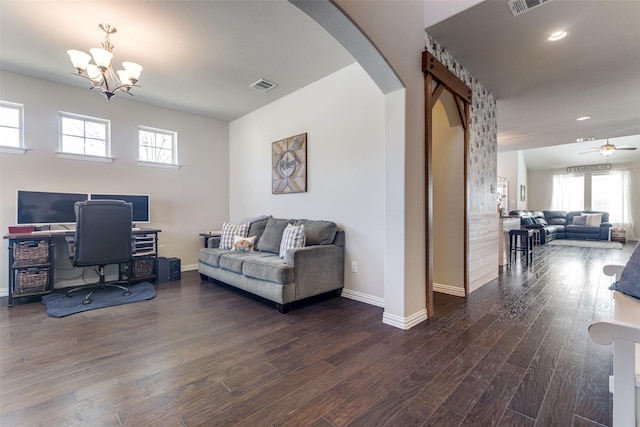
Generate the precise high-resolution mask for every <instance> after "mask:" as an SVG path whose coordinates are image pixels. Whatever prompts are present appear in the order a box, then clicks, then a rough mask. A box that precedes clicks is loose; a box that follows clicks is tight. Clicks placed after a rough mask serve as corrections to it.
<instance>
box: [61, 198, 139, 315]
mask: <svg viewBox="0 0 640 427" xmlns="http://www.w3.org/2000/svg"><path fill="white" fill-rule="evenodd" d="M75 211H76V234H75V238H73V240H72V241H71V242H70V245H69V246H70V248H69V257H70V258H71V261H72V264H73V266H74V267H88V266H97V267H98V270H97V273H98V276H99V277H100V280H99V282H98V283H93V284H87V285H83V286H79V287H77V288H73V289H71V290H69V291H68V292H67V296H70V295H71V294H72V293H73V292H76V291H82V290H89V291H90V292H89V293H88V294H87V296H86V297H85V299H84V304H90V303H91V299H90V298H91V295H92V294H93V293H94V292H95V291H96V290H98V289H102V288H104V287H105V286H113V287H117V288H120V289H122V290H123V291H124V294H123V295H124V296H128V295H131V294H130V292H129V289H128V288H127V286H129V284H130V283H129V280H117V281H113V282H105V274H104V268H105V266H106V265H109V264H120V263H124V262H130V261H131V237H132V234H131V233H132V230H131V227H132V219H133V208H132V205H131V203H126V202H123V201H122V200H87V201H86V202H76V204H75ZM123 285H126V286H123Z"/></svg>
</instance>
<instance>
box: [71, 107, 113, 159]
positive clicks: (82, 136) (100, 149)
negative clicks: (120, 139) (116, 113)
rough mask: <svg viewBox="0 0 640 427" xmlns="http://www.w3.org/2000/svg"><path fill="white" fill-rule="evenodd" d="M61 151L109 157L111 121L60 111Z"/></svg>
mask: <svg viewBox="0 0 640 427" xmlns="http://www.w3.org/2000/svg"><path fill="white" fill-rule="evenodd" d="M60 151H61V152H62V153H65V154H77V155H81V156H97V157H109V156H110V155H111V149H110V146H109V121H108V120H103V119H97V118H95V117H87V116H80V115H77V114H69V113H60Z"/></svg>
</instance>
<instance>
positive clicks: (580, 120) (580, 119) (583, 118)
mask: <svg viewBox="0 0 640 427" xmlns="http://www.w3.org/2000/svg"><path fill="white" fill-rule="evenodd" d="M589 119H591V117H589V116H582V117H578V118H577V119H576V120H577V121H579V122H582V121H584V120H589Z"/></svg>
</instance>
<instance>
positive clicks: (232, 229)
mask: <svg viewBox="0 0 640 427" xmlns="http://www.w3.org/2000/svg"><path fill="white" fill-rule="evenodd" d="M248 234H249V223H248V222H247V223H245V224H231V223H229V222H225V223H224V224H222V235H221V236H220V249H231V248H233V240H234V238H235V236H240V237H247V235H248Z"/></svg>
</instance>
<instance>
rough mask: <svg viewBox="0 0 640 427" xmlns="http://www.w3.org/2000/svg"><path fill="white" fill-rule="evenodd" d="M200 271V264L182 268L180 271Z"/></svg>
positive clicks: (182, 266)
mask: <svg viewBox="0 0 640 427" xmlns="http://www.w3.org/2000/svg"><path fill="white" fill-rule="evenodd" d="M197 269H198V264H186V265H181V266H180V271H193V270H197Z"/></svg>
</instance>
